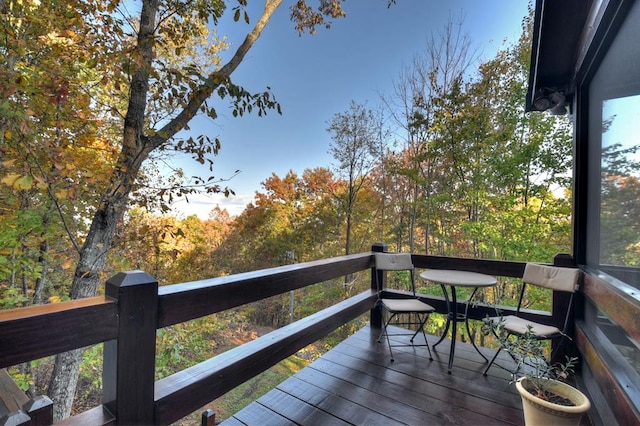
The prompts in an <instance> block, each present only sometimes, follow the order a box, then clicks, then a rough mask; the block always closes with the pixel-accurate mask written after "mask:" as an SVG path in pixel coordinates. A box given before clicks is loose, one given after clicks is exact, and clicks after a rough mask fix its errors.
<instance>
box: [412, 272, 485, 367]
mask: <svg viewBox="0 0 640 426" xmlns="http://www.w3.org/2000/svg"><path fill="white" fill-rule="evenodd" d="M420 278H422V279H423V280H425V281H431V282H433V283H436V284H440V287H442V292H443V293H444V299H445V301H446V302H447V311H448V314H447V325H446V326H445V330H444V333H443V334H442V337H440V340H438V341H437V342H436V343H435V344H434V345H433V348H434V350H435V347H436V346H438V345H439V344H440V342H442V341H443V340H444V338H445V337H446V336H447V332H448V331H449V325H451V327H452V328H451V351H450V352H449V374H451V368H452V367H453V355H454V353H455V350H456V335H457V323H458V322H461V321H464V323H465V326H466V327H467V333H468V334H469V336H471V331H470V330H469V319H468V317H467V312H468V310H469V302H470V301H471V300H472V299H473V296H475V294H476V291H478V289H479V288H481V287H492V286H494V285H496V284H497V283H498V280H496V278H495V277H492V276H491V275H485V274H480V273H477V272H469V271H456V270H445V269H430V270H427V271H424V272H422V273H420ZM446 286H449V287H450V288H451V301H450V300H449V294H448V292H447V287H446ZM456 287H473V292H471V296H469V299H467V302H466V306H465V310H464V313H459V312H458V300H457V298H456ZM470 340H471V343H472V344H473V347H474V348H475V349H476V351H477V352H478V353H479V354H480V356H482V358H484V359H485V361H487V362H488V361H489V360H488V359H487V357H485V356H484V355H483V354H482V352H480V349H478V347H477V346H476V344H475V342H474V341H473V339H470Z"/></svg>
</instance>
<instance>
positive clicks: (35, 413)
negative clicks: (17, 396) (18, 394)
mask: <svg viewBox="0 0 640 426" xmlns="http://www.w3.org/2000/svg"><path fill="white" fill-rule="evenodd" d="M22 410H23V411H24V412H25V413H27V415H28V416H29V417H30V418H31V422H30V423H29V425H30V426H36V425H50V424H52V423H53V401H51V399H49V397H48V396H46V395H39V396H36V397H35V398H33V399H31V400H29V401H28V402H26V403H25V404H24V405H23V406H22Z"/></svg>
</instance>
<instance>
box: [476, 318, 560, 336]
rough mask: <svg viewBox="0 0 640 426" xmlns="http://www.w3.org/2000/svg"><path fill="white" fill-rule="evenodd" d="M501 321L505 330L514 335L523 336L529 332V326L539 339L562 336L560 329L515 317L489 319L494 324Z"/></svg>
mask: <svg viewBox="0 0 640 426" xmlns="http://www.w3.org/2000/svg"><path fill="white" fill-rule="evenodd" d="M501 320H502V321H503V324H504V329H505V330H507V331H508V332H510V333H512V334H518V335H523V334H525V333H526V332H527V330H528V326H531V332H532V333H533V334H534V335H535V336H536V337H539V338H546V337H551V336H554V335H558V334H562V332H561V331H560V329H558V328H557V327H553V326H551V325H544V324H540V323H537V322H533V321H529V320H526V319H524V318H520V317H517V316H515V315H508V316H506V317H491V318H489V321H491V323H493V324H499V323H500V321H501Z"/></svg>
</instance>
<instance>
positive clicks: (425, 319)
mask: <svg viewBox="0 0 640 426" xmlns="http://www.w3.org/2000/svg"><path fill="white" fill-rule="evenodd" d="M416 315H417V316H418V321H419V322H420V327H419V328H418V329H417V330H416V332H415V333H413V336H411V340H410V342H411V343H413V339H415V337H416V336H417V335H418V333H420V332H422V337H424V345H425V346H426V347H427V350H428V351H429V360H430V361H433V356H432V355H431V348H430V347H429V341H428V340H427V333H425V331H424V326H425V324H426V323H427V321H428V320H429V314H424V317H422V316H421V315H420V314H416Z"/></svg>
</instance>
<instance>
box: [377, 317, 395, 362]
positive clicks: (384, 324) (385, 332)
mask: <svg viewBox="0 0 640 426" xmlns="http://www.w3.org/2000/svg"><path fill="white" fill-rule="evenodd" d="M395 316H396V314H392V315H390V316H389V319H388V320H387V321H385V322H383V325H382V331H381V332H380V336H378V343H380V340H381V339H382V335H383V334H384V336H385V337H386V338H387V346H388V347H389V354H391V362H393V361H395V360H394V359H393V350H392V349H391V341H390V340H389V333H388V332H387V326H388V325H389V323H391V320H393V317H395Z"/></svg>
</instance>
